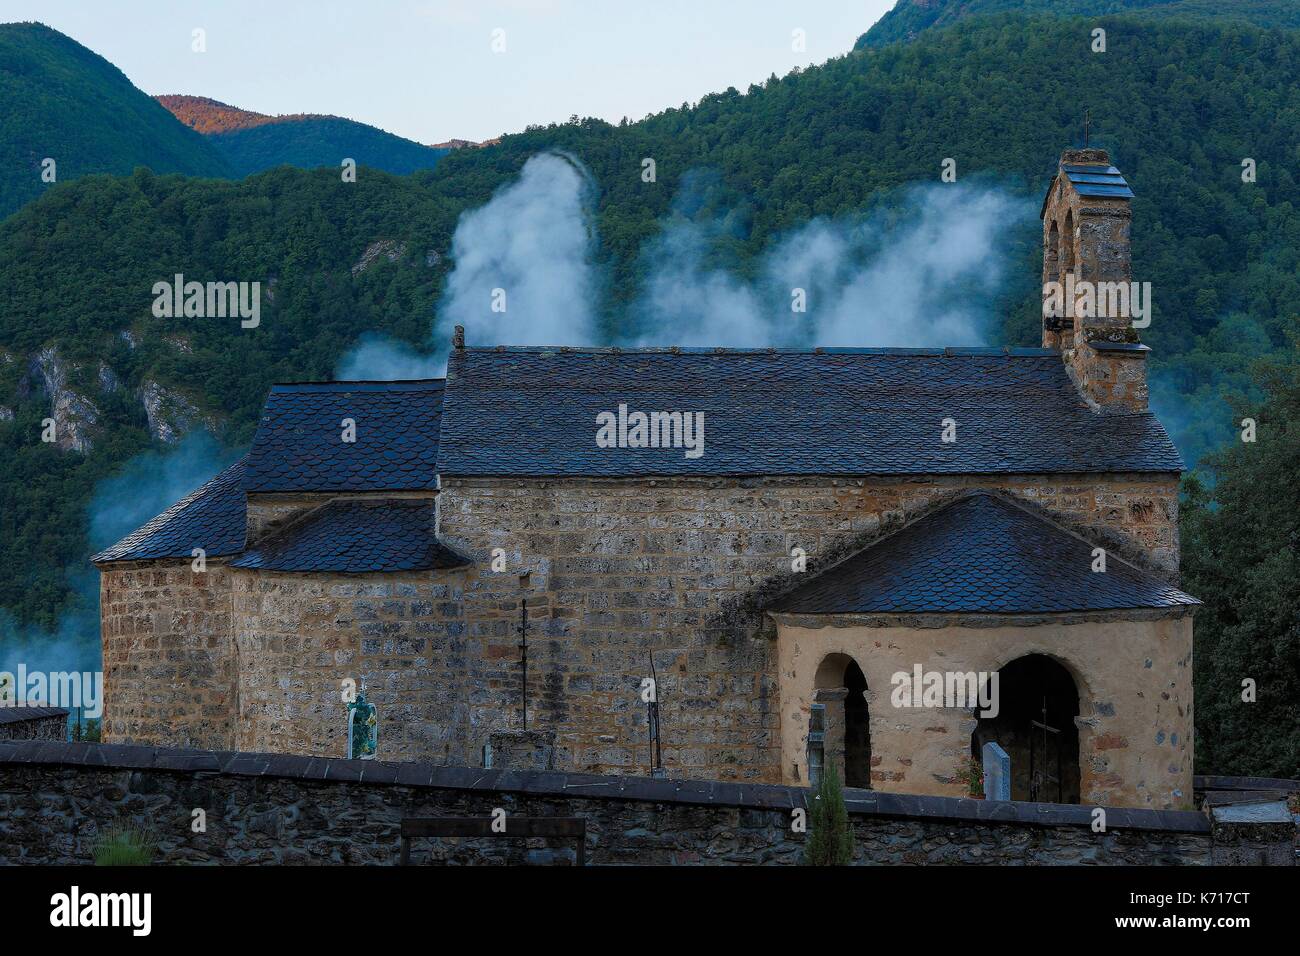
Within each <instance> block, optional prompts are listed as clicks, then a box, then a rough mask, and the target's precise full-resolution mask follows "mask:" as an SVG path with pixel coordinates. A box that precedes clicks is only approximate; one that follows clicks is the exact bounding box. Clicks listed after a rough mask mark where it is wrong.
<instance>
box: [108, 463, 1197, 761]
mask: <svg viewBox="0 0 1300 956" xmlns="http://www.w3.org/2000/svg"><path fill="white" fill-rule="evenodd" d="M976 487H979V488H1002V489H1006V490H1010V491H1011V492H1013V493H1015V494H1016V495H1018V496H1019V497H1021V498H1022V499H1023V500H1025V501H1027V502H1029V503H1031V504H1033V505H1036V506H1038V507H1040V508H1043V509H1045V510H1047V511H1048V512H1050V513H1051V514H1052V516H1053V517H1054V518H1056V519H1057V520H1060V521H1062V522H1063V523H1066V524H1068V525H1071V526H1072V527H1075V528H1076V529H1078V530H1080V531H1082V532H1083V533H1086V534H1089V535H1091V536H1093V537H1094V538H1096V539H1098V540H1099V541H1101V542H1102V543H1103V544H1104V545H1105V546H1106V547H1108V548H1110V549H1112V550H1113V551H1114V552H1116V553H1118V554H1120V555H1124V556H1128V557H1130V558H1132V559H1135V560H1139V561H1147V562H1149V563H1151V564H1153V565H1155V566H1157V567H1160V568H1163V570H1164V572H1165V573H1166V574H1167V575H1170V576H1173V575H1175V574H1176V564H1177V554H1178V544H1177V530H1176V529H1177V524H1176V522H1177V486H1176V482H1175V480H1174V478H1173V477H1172V476H1156V477H1150V476H1147V477H1142V476H1112V477H1096V476H1093V477H1087V478H1082V477H1070V476H1059V477H1056V478H1052V477H1045V478H1044V477H1039V478H1008V479H1002V480H981V479H975V478H952V479H943V480H925V481H923V480H917V481H897V480H895V481H890V482H885V481H874V480H831V479H815V480H803V481H776V480H767V481H753V482H742V481H737V480H730V481H723V480H705V481H701V480H676V481H658V482H655V481H646V482H625V481H605V482H601V481H564V482H557V481H540V480H539V481H511V482H492V481H481V482H475V483H472V484H471V483H465V482H457V481H455V480H450V479H447V480H444V490H443V492H442V494H441V497H440V507H439V522H440V534H441V536H442V537H443V538H444V539H445V540H446V541H447V542H448V543H449V544H451V545H452V546H454V547H457V548H459V549H461V550H463V551H464V552H465V553H467V554H470V555H472V556H473V557H474V559H475V565H474V566H473V567H472V568H470V569H467V570H460V571H455V572H450V573H449V572H438V573H433V572H425V573H410V574H367V575H326V574H311V573H303V574H299V573H281V572H266V571H252V570H244V569H231V568H228V567H224V566H222V565H221V564H220V562H215V561H210V562H209V563H208V571H207V572H206V573H193V572H191V570H190V565H189V562H188V561H184V560H176V561H170V562H169V561H160V562H153V563H140V564H135V565H112V566H109V567H107V568H106V569H105V570H104V573H103V578H102V584H101V598H102V611H103V617H104V630H103V637H104V653H105V671H106V696H107V701H106V722H105V725H104V735H105V736H104V739H105V741H107V742H135V743H151V744H162V745H169V746H204V747H212V748H223V749H250V750H271V751H277V752H293V753H305V754H315V755H321V756H342V755H343V754H344V753H345V752H346V742H345V739H344V732H345V727H346V710H345V706H344V703H343V697H342V695H343V681H346V680H349V679H351V680H354V681H356V682H357V684H358V685H360V683H361V682H362V681H364V682H365V683H366V687H367V696H368V697H369V699H370V700H372V701H373V702H374V703H376V704H377V705H378V707H379V718H380V727H379V747H380V751H379V752H380V754H381V756H383V757H385V758H393V759H419V760H432V761H436V762H447V763H456V764H476V763H478V762H479V761H480V760H481V753H482V747H483V745H484V744H485V743H486V742H487V741H488V737H489V735H490V734H492V733H494V732H500V731H503V730H520V729H522V725H523V715H522V711H521V700H522V697H523V688H522V686H521V680H522V678H523V669H522V667H521V666H520V659H521V650H520V647H519V644H520V638H519V625H520V619H521V611H522V603H523V601H525V600H527V602H528V615H529V626H528V661H529V666H528V700H529V714H528V726H529V728H532V729H538V730H543V731H550V732H554V733H555V734H556V747H555V751H554V759H555V765H556V767H557V768H558V769H573V770H579V771H591V772H600V773H628V772H635V771H638V770H640V771H644V770H646V769H648V767H649V757H648V749H649V746H648V741H647V720H646V706H645V703H644V701H643V699H642V689H643V688H642V682H643V680H645V678H647V677H648V676H649V675H650V673H651V661H650V656H651V653H652V652H653V654H654V666H655V672H656V674H657V677H658V680H659V694H658V696H659V700H660V704H661V726H662V730H663V752H664V762H665V764H666V765H667V766H668V767H669V768H670V770H672V772H674V773H676V774H678V775H682V776H689V777H695V778H701V779H723V780H748V781H763V782H777V781H780V780H782V779H788V776H787V772H788V770H789V767H787V766H785V764H786V763H788V761H785V762H784V763H783V760H782V752H781V747H782V728H781V721H782V708H781V706H780V691H779V680H778V673H777V653H776V641H775V627H774V626H773V624H772V622H771V620H770V619H768V618H766V617H765V616H764V615H763V614H761V613H760V612H759V610H758V607H759V604H760V603H761V602H760V599H761V598H762V597H763V596H771V595H773V594H774V593H775V592H776V591H778V590H780V589H781V588H783V587H785V586H788V585H790V584H793V583H797V580H799V579H801V578H802V575H796V574H794V573H792V571H791V551H792V549H794V548H801V549H803V550H804V551H806V552H807V554H808V557H809V569H810V570H814V571H815V569H816V568H817V567H818V562H819V561H821V562H826V561H829V560H831V559H832V558H833V557H834V556H835V555H837V554H843V553H845V552H846V551H847V550H850V549H856V548H858V547H862V546H865V545H866V544H868V543H870V542H871V541H872V540H874V539H875V538H876V537H878V536H879V535H881V534H882V533H885V532H887V531H888V530H891V529H892V528H894V527H896V526H897V525H898V524H900V523H901V522H902V521H904V520H906V519H908V518H910V517H912V516H914V515H916V514H917V513H918V512H920V511H922V510H924V509H926V508H928V507H932V506H933V505H934V504H935V503H936V502H938V501H940V500H942V499H944V498H945V497H947V496H952V495H955V494H958V493H960V492H961V491H963V490H964V489H968V488H976ZM281 504H283V503H281ZM268 508H269V510H268V511H267V514H268V515H269V514H270V513H271V511H276V512H277V513H283V512H284V509H283V508H281V507H280V505H276V506H275V507H274V508H270V507H269V505H268ZM497 548H499V549H500V552H499V555H498V556H499V557H500V558H501V560H502V561H503V562H504V563H500V562H498V563H496V564H494V560H493V559H494V549H497ZM494 567H499V568H501V570H499V571H498V570H493V568H494ZM804 726H805V727H806V721H805V724H804ZM879 752H880V748H877V753H879Z"/></svg>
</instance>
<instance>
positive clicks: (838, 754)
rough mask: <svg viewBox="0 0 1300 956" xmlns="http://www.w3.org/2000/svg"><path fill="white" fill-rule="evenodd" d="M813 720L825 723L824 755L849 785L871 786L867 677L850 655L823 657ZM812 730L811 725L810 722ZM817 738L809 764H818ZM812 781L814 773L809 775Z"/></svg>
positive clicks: (817, 676) (815, 684)
mask: <svg viewBox="0 0 1300 956" xmlns="http://www.w3.org/2000/svg"><path fill="white" fill-rule="evenodd" d="M813 703H814V704H815V705H819V707H820V710H819V711H817V712H814V715H813V723H815V722H816V721H817V720H818V717H819V716H820V720H821V724H822V731H821V733H822V752H821V755H820V756H821V759H822V761H823V763H824V764H825V765H833V766H834V767H835V769H836V773H837V774H838V776H839V778H840V782H841V783H843V785H844V786H846V787H860V788H869V787H870V786H871V716H870V712H869V705H868V701H867V678H866V674H865V673H864V672H863V670H862V667H861V666H860V665H859V664H858V662H857V661H856V660H854V659H853V658H852V657H851V656H850V655H848V654H843V653H840V652H832V653H829V654H827V655H826V656H825V657H824V658H822V661H821V663H820V664H819V665H818V666H817V672H816V674H815V675H814V677H813ZM810 731H811V725H810ZM810 736H811V734H810ZM814 744H815V741H811V742H810V747H809V765H810V767H811V766H812V765H813V764H814V762H815V759H816V755H815V754H814V747H813V745H814ZM809 779H810V781H811V780H812V774H811V773H810V775H809Z"/></svg>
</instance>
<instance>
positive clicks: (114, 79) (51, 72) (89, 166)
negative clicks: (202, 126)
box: [0, 23, 227, 217]
mask: <svg viewBox="0 0 1300 956" xmlns="http://www.w3.org/2000/svg"><path fill="white" fill-rule="evenodd" d="M47 157H48V158H51V159H53V160H55V162H56V163H57V173H58V182H59V183H65V182H68V181H69V180H72V179H75V178H77V177H79V176H84V175H86V174H88V173H104V172H108V173H129V172H131V170H132V169H134V168H135V167H137V166H148V167H149V168H151V169H153V170H155V171H157V172H160V173H172V172H180V173H187V174H189V175H193V176H220V175H225V174H226V171H227V169H226V164H225V161H224V160H223V159H222V158H221V156H220V154H219V153H218V152H217V150H216V149H215V148H213V146H212V145H211V144H209V143H208V142H206V141H205V140H204V139H203V137H202V136H200V135H199V134H198V133H195V132H194V131H193V130H189V129H186V128H185V126H184V125H182V124H181V123H180V122H179V121H178V120H177V119H176V118H175V117H174V116H172V115H171V114H170V113H169V112H167V110H165V109H163V107H162V106H161V105H159V104H158V103H157V102H155V101H154V100H153V99H152V98H151V97H149V96H146V95H145V94H144V93H142V92H140V90H138V89H136V88H135V87H134V86H132V85H131V81H130V80H128V79H127V78H126V77H125V76H124V75H123V74H122V72H121V71H120V70H118V69H117V68H116V67H115V66H113V64H111V63H109V62H108V61H107V60H105V59H104V58H103V57H100V56H97V55H96V54H94V53H92V52H90V51H89V50H87V49H86V48H85V47H83V46H81V45H80V44H79V43H77V42H76V41H74V40H71V39H69V38H68V37H66V36H64V35H63V34H61V33H59V32H57V31H55V30H51V29H50V28H49V27H46V26H42V25H41V24H39V23H6V24H0V217H3V216H6V215H8V214H9V213H11V212H13V211H14V210H15V209H17V208H18V207H19V206H21V205H22V204H23V203H25V202H27V201H28V200H29V199H31V198H33V197H35V196H37V195H39V194H40V193H41V192H43V191H47V190H53V189H55V188H57V187H56V186H54V185H52V184H48V183H44V182H42V180H41V170H42V167H41V162H42V160H44V159H45V158H47Z"/></svg>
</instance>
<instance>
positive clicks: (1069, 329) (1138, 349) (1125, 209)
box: [1041, 148, 1150, 413]
mask: <svg viewBox="0 0 1300 956" xmlns="http://www.w3.org/2000/svg"><path fill="white" fill-rule="evenodd" d="M1132 198H1133V190H1132V189H1130V188H1129V185H1128V183H1127V182H1126V181H1125V179H1124V176H1123V175H1122V174H1121V173H1120V171H1119V170H1118V169H1116V168H1115V167H1114V166H1112V165H1111V163H1110V155H1109V154H1108V153H1107V152H1106V151H1105V150H1104V149H1093V148H1084V149H1067V150H1066V151H1065V152H1064V153H1062V154H1061V159H1060V162H1059V164H1058V165H1057V171H1056V176H1055V177H1053V179H1052V184H1051V186H1050V187H1049V188H1048V190H1047V196H1046V197H1045V198H1044V199H1043V208H1042V213H1041V216H1042V220H1043V347H1044V348H1051V349H1056V350H1057V351H1059V352H1060V353H1061V358H1062V360H1063V361H1064V362H1065V364H1066V368H1067V370H1068V371H1069V373H1070V377H1071V378H1072V379H1073V380H1074V382H1075V384H1076V385H1077V386H1078V388H1079V391H1080V392H1081V393H1082V394H1083V397H1084V399H1085V400H1086V401H1087V402H1088V404H1089V405H1090V406H1092V407H1093V408H1094V409H1095V410H1096V411H1099V412H1105V413H1124V412H1134V411H1146V407H1147V384H1146V353H1147V352H1148V351H1150V350H1149V349H1148V348H1147V346H1145V345H1143V344H1142V343H1141V339H1140V338H1139V335H1138V330H1137V328H1136V327H1135V326H1134V306H1135V305H1137V304H1139V303H1136V302H1135V301H1134V297H1133V295H1132V293H1133V291H1134V289H1135V286H1134V285H1133V269H1132V260H1131V257H1130V253H1129V230H1130V225H1131V223H1132V217H1133V214H1132V210H1131V209H1130V207H1129V200H1131V199H1132ZM1145 308H1146V309H1147V310H1148V311H1147V312H1146V315H1147V317H1149V314H1150V313H1149V308H1150V303H1149V302H1146V303H1145Z"/></svg>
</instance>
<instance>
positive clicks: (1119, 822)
mask: <svg viewBox="0 0 1300 956" xmlns="http://www.w3.org/2000/svg"><path fill="white" fill-rule="evenodd" d="M18 764H40V765H46V766H75V767H86V768H89V769H92V770H96V769H102V770H156V771H164V772H166V771H170V772H176V773H206V774H217V773H220V774H226V775H231V776H249V777H273V778H283V779H291V780H304V781H318V782H326V783H359V784H363V785H369V786H406V787H414V788H423V787H427V788H433V789H450V790H468V791H483V792H485V793H490V792H508V793H521V794H527V795H530V796H538V797H554V798H561V799H563V798H584V799H606V800H635V801H641V802H651V803H675V804H684V805H691V806H716V807H737V808H741V809H753V810H788V809H794V808H796V807H803V808H805V809H806V808H807V807H808V806H809V803H810V800H809V791H808V790H806V789H804V788H803V787H790V786H782V785H777V784H745V783H730V782H724V781H709V780H672V779H653V778H650V777H618V776H608V775H602V774H587V773H568V772H564V771H557V770H527V771H522V770H484V769H482V768H481V767H451V766H443V765H438V764H430V763H416V762H410V763H407V762H395V761H383V760H344V759H340V758H335V757H308V756H301V755H298V754H272V753H242V752H237V751H227V750H191V749H183V748H173V747H146V746H136V745H129V744H94V743H68V742H65V741H42V740H17V741H0V772H2V770H3V768H4V767H5V766H7V765H18ZM844 802H845V805H846V806H847V808H848V811H849V813H852V814H860V815H862V816H873V817H887V818H900V819H912V820H930V821H934V822H937V823H953V824H963V823H964V824H972V823H1006V824H1019V825H1022V826H1023V825H1031V826H1043V827H1050V826H1079V827H1090V826H1091V825H1092V810H1093V808H1092V807H1090V806H1086V805H1080V806H1075V805H1070V804H1059V803H1029V802H1022V801H993V800H972V799H966V798H960V797H933V796H924V795H920V794H907V793H884V792H880V791H874V790H858V789H853V788H846V789H845V791H844ZM1106 829H1107V830H1146V831H1165V832H1173V833H1204V834H1208V833H1209V832H1210V821H1209V818H1208V817H1206V815H1205V814H1204V813H1201V812H1199V811H1193V810H1144V809H1129V808H1125V807H1107V808H1106Z"/></svg>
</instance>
